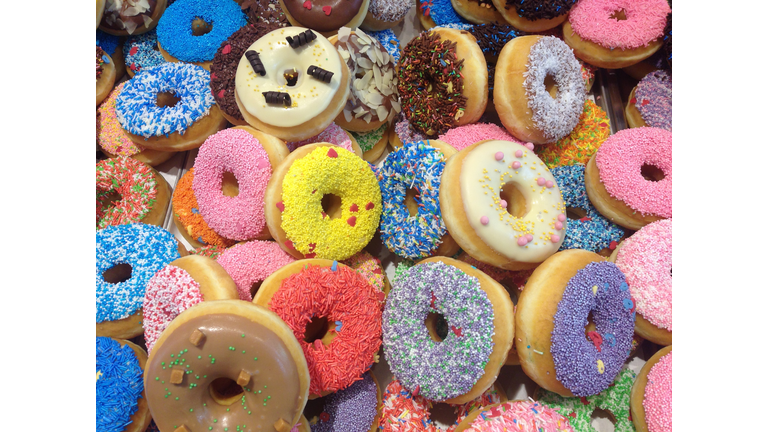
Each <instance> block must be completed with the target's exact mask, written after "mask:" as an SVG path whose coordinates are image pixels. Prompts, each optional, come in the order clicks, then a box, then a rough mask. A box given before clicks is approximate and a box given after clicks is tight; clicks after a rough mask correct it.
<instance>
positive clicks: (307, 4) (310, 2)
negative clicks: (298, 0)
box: [304, 0, 312, 9]
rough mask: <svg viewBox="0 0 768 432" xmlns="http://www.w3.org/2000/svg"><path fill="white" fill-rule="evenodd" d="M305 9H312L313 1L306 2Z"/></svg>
mask: <svg viewBox="0 0 768 432" xmlns="http://www.w3.org/2000/svg"><path fill="white" fill-rule="evenodd" d="M304 7H305V8H307V9H312V1H310V0H307V1H305V2H304Z"/></svg>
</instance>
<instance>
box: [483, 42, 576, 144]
mask: <svg viewBox="0 0 768 432" xmlns="http://www.w3.org/2000/svg"><path fill="white" fill-rule="evenodd" d="M585 99H586V91H585V88H584V81H583V80H582V78H581V70H580V66H579V62H578V61H577V60H576V57H574V56H573V52H572V51H571V49H570V48H568V45H566V44H565V43H564V42H563V41H561V40H560V39H558V38H556V37H554V36H520V37H517V38H515V39H512V40H511V41H510V42H508V43H507V44H506V45H504V49H502V50H501V54H500V55H499V60H498V63H496V75H495V78H494V87H493V103H494V106H495V107H496V112H497V113H498V114H499V118H500V119H501V122H502V123H503V124H504V127H505V128H507V130H508V131H509V133H511V134H512V135H514V136H516V137H517V138H518V139H521V140H523V141H529V142H532V143H534V144H546V143H551V142H555V141H557V140H559V139H560V138H563V137H564V136H566V135H568V134H569V133H571V131H572V130H573V128H574V127H576V124H577V123H578V122H579V116H580V115H581V113H582V111H583V109H584V100H585Z"/></svg>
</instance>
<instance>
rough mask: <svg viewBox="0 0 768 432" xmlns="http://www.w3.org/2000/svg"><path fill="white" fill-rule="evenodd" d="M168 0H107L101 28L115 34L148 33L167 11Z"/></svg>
mask: <svg viewBox="0 0 768 432" xmlns="http://www.w3.org/2000/svg"><path fill="white" fill-rule="evenodd" d="M166 4H167V3H166V0H154V1H143V0H107V1H106V5H105V7H104V16H103V18H102V20H101V23H100V24H99V29H101V31H103V32H105V33H109V34H112V35H115V36H127V35H138V34H142V33H146V32H148V31H150V30H152V29H153V28H155V26H157V21H158V20H159V19H160V17H161V16H162V15H163V12H165V7H166Z"/></svg>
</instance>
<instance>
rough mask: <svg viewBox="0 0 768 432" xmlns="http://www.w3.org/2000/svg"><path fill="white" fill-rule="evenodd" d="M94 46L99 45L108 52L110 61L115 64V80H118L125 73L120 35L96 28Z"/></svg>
mask: <svg viewBox="0 0 768 432" xmlns="http://www.w3.org/2000/svg"><path fill="white" fill-rule="evenodd" d="M96 46H99V47H101V49H103V50H104V52H105V53H107V54H109V58H111V59H112V63H114V64H115V82H119V81H120V79H121V78H122V77H123V75H125V58H124V56H123V41H122V40H121V38H120V37H118V36H115V35H111V34H109V33H104V32H103V31H101V30H98V29H97V30H96Z"/></svg>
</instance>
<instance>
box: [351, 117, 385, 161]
mask: <svg viewBox="0 0 768 432" xmlns="http://www.w3.org/2000/svg"><path fill="white" fill-rule="evenodd" d="M349 134H350V135H352V138H353V139H354V140H355V141H357V145H358V146H359V147H360V151H361V152H362V153H363V160H365V161H367V162H374V161H376V160H378V159H379V157H381V155H382V153H384V149H385V148H387V143H388V142H389V125H388V124H387V123H384V124H383V125H381V127H380V128H378V129H374V130H372V131H370V132H349Z"/></svg>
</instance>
